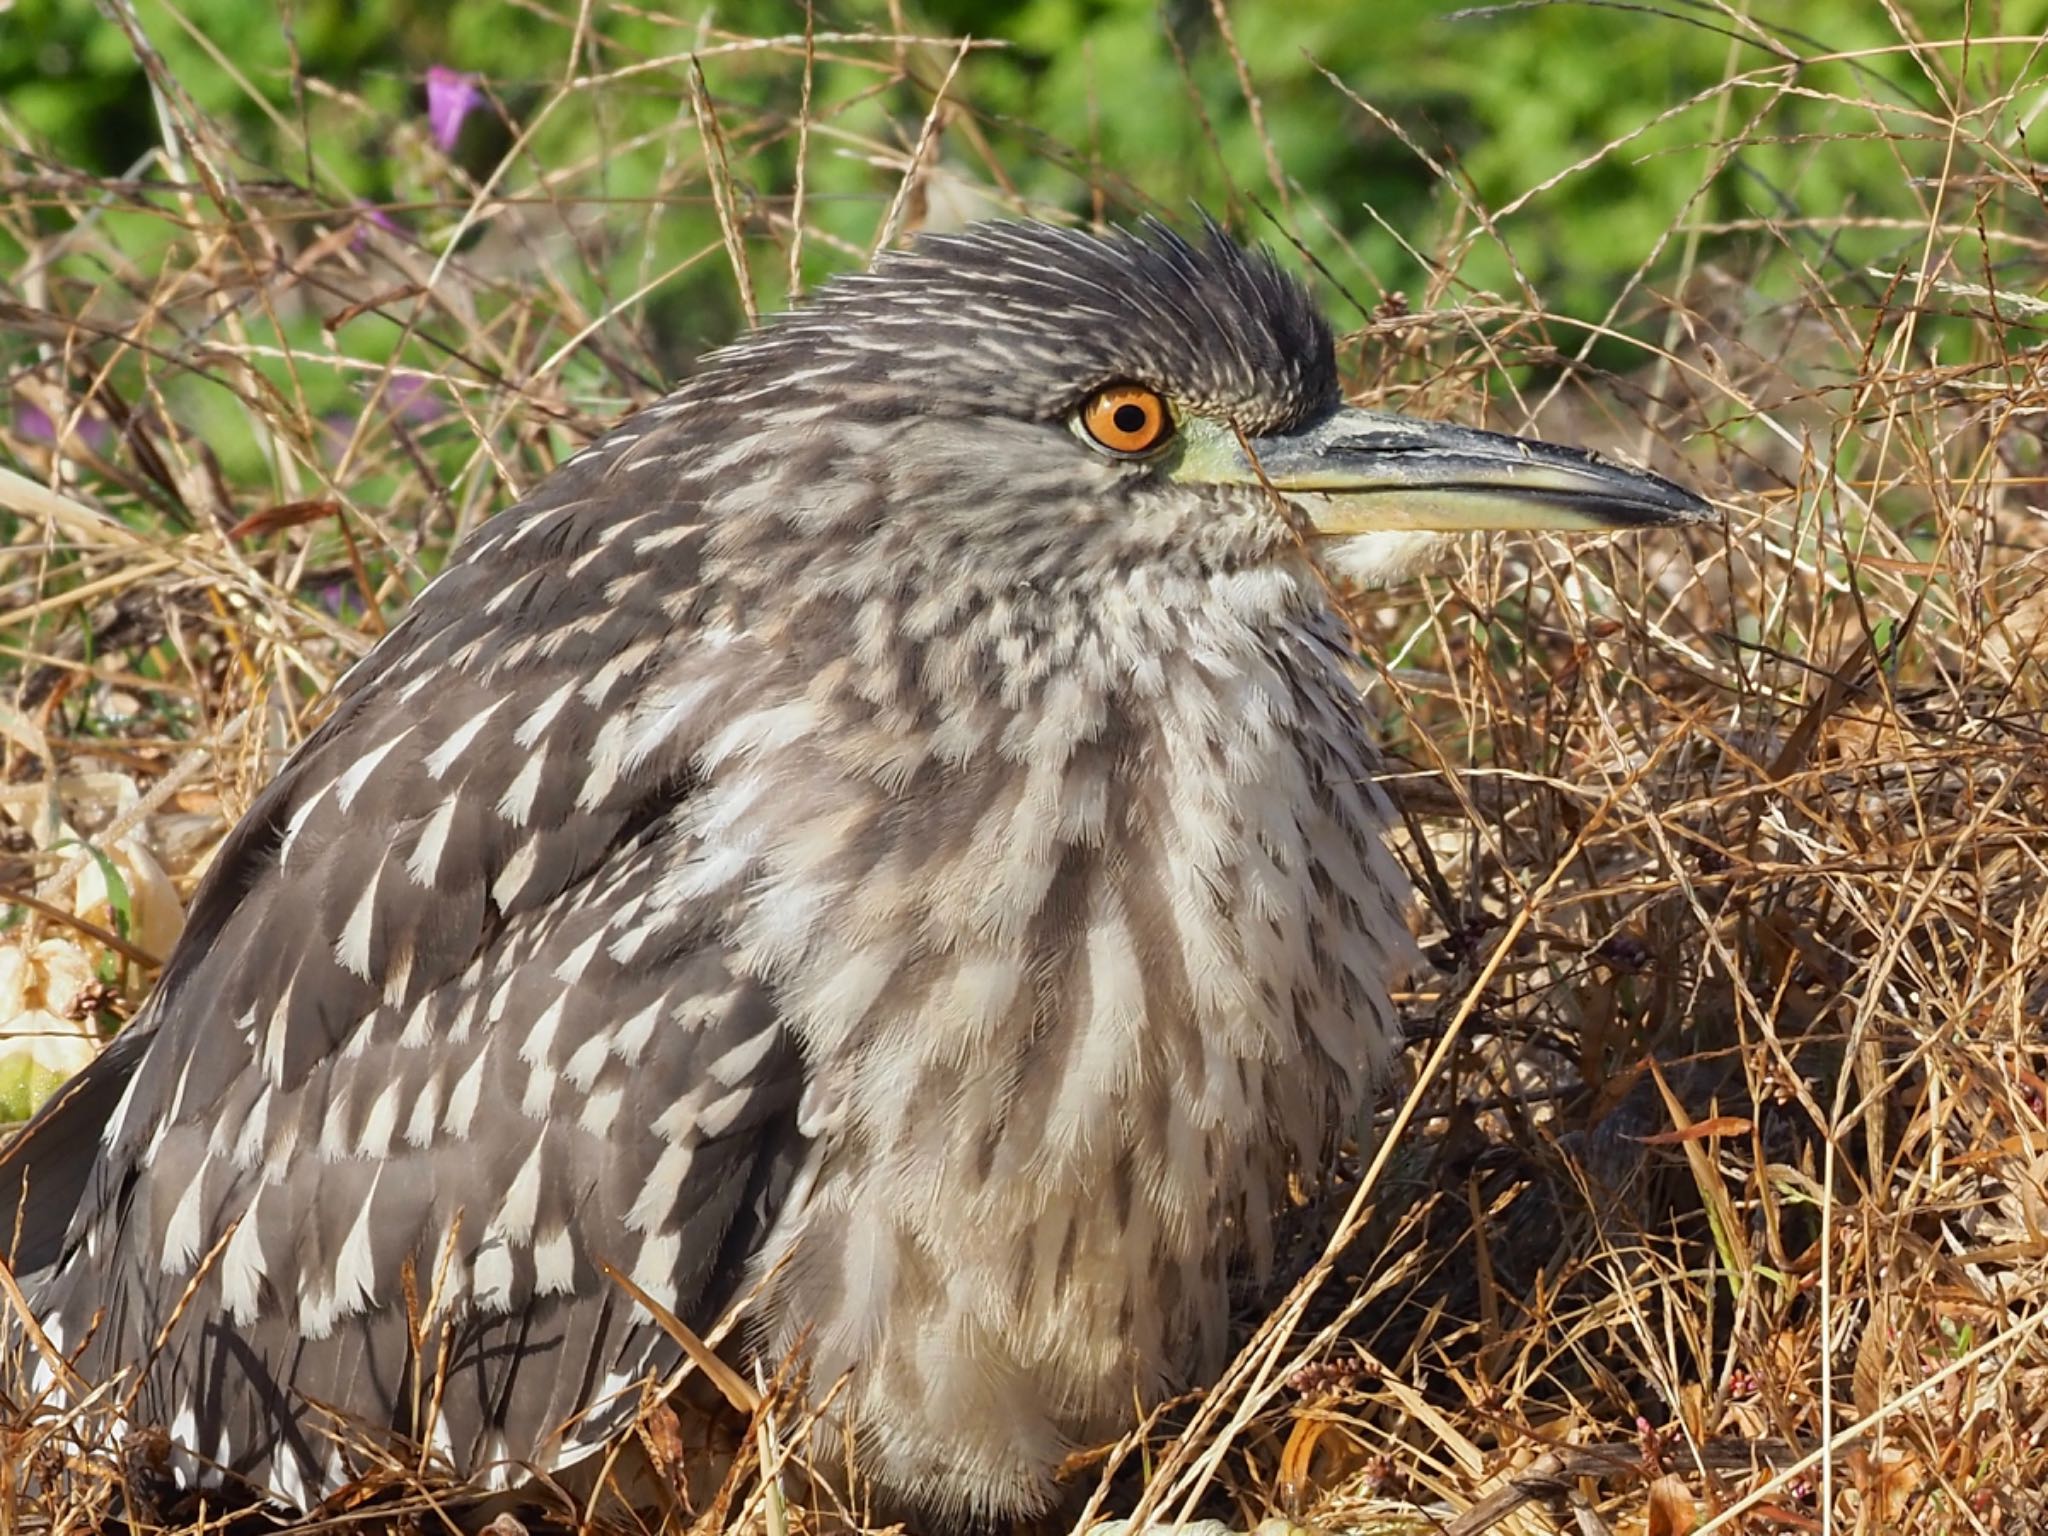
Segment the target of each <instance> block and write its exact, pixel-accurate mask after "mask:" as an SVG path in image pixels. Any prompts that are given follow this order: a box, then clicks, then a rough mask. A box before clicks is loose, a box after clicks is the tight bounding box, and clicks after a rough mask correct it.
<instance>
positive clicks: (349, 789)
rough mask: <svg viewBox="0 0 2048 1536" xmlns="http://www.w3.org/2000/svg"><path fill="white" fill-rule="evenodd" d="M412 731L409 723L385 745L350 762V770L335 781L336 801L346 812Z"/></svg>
mask: <svg viewBox="0 0 2048 1536" xmlns="http://www.w3.org/2000/svg"><path fill="white" fill-rule="evenodd" d="M412 732H413V728H412V727H411V726H409V725H408V726H407V727H406V728H405V729H404V730H402V731H400V732H399V733H398V734H397V735H396V736H394V737H392V738H391V739H390V740H389V741H387V742H385V743H384V745H383V746H381V747H378V748H376V749H375V750H374V751H371V752H368V753H365V754H364V755H363V756H362V757H359V758H357V759H356V760H355V761H354V762H353V763H351V764H349V768H348V771H347V772H346V773H344V774H343V775H342V776H341V777H340V778H338V779H336V780H335V781H334V803H335V804H336V805H337V806H339V807H340V808H341V810H342V812H343V813H344V814H346V813H347V812H348V810H349V808H350V807H351V806H353V805H354V804H355V803H356V796H357V795H359V794H361V793H362V789H363V786H364V785H365V784H367V783H369V782H370V775H371V774H373V773H375V772H376V771H377V768H378V766H379V765H380V764H381V763H382V762H383V761H384V759H385V758H387V757H389V756H390V755H391V750H392V748H394V747H396V746H397V745H398V744H399V743H400V742H401V741H404V740H405V738H406V737H408V736H410V735H411V734H412Z"/></svg>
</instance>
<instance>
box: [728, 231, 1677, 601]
mask: <svg viewBox="0 0 2048 1536" xmlns="http://www.w3.org/2000/svg"><path fill="white" fill-rule="evenodd" d="M688 393H689V394H690V395H691V396H693V397H694V401H695V404H696V406H697V409H698V410H699V411H700V412H702V411H710V412H713V413H716V412H729V413H731V416H732V421H731V424H730V427H729V429H728V431H727V432H725V433H721V434H718V435H717V440H718V441H721V442H722V443H724V444H725V446H724V447H723V448H722V449H721V450H720V452H719V454H718V457H719V459H720V464H721V469H722V470H725V471H731V472H733V473H727V474H722V475H721V478H720V483H721V485H722V486H725V487H734V486H737V487H739V488H738V489H736V490H732V491H731V492H730V493H729V494H726V493H722V497H721V499H722V500H724V501H726V503H727V510H728V511H729V512H736V513H737V514H738V515H737V516H736V517H734V518H732V519H731V520H727V521H725V522H724V523H723V527H724V529H725V533H724V541H725V543H726V544H727V546H728V547H729V548H730V550H731V552H732V553H733V554H735V555H736V556H740V557H741V558H743V559H744V558H749V557H755V556H760V555H762V554H763V553H764V552H768V551H778V552H788V551H792V549H800V550H801V560H802V571H801V574H800V575H798V574H796V573H793V572H792V573H784V574H778V576H777V577H776V580H777V581H778V582H781V581H783V580H786V579H793V580H797V581H798V582H799V584H800V585H801V586H803V587H806V588H810V589H816V588H818V587H820V586H825V587H831V588H833V589H834V590H836V591H837V592H838V593H839V594H840V595H843V596H849V597H853V596H860V597H865V596H872V595H874V594H875V593H876V592H877V591H878V590H881V589H887V588H891V587H893V588H895V589H897V590H898V591H899V592H900V593H902V594H904V595H909V594H910V593H911V592H912V591H914V590H915V589H917V588H919V587H938V586H943V587H944V589H945V590H946V591H947V592H948V593H950V594H951V595H952V597H953V598H954V599H956V600H966V598H967V596H968V595H969V594H973V593H980V594H982V595H984V596H987V595H993V594H995V593H998V592H1023V591H1031V592H1036V593H1040V594H1045V595H1048V596H1051V595H1055V594H1065V595H1067V596H1068V597H1070V598H1073V599H1075V600H1077V601H1081V602H1086V601H1089V600H1091V598H1092V597H1094V596H1096V595H1098V594H1100V593H1101V592H1102V591H1103V590H1104V589H1105V588H1106V587H1108V586H1110V585H1112V584H1114V585H1118V586H1123V587H1128V586H1130V585H1131V584H1133V583H1138V584H1140V585H1141V587H1142V586H1143V585H1144V584H1146V583H1147V582H1148V578H1157V577H1158V576H1160V575H1162V574H1165V573H1172V574H1175V575H1181V576H1193V577H1205V576H1206V577H1214V576H1216V575H1217V574H1219V573H1220V574H1229V573H1235V572H1240V571H1247V570H1254V569H1260V568H1267V567H1274V566H1280V565H1288V566H1292V567H1295V568H1297V569H1298V568H1300V567H1301V566H1302V565H1303V564H1304V562H1303V561H1302V560H1301V559H1300V556H1301V552H1302V545H1303V542H1304V540H1305V541H1306V543H1307V544H1308V545H1309V546H1311V547H1312V548H1313V550H1314V551H1315V553H1316V554H1317V555H1319V556H1320V557H1321V559H1322V563H1323V564H1324V566H1325V568H1326V569H1329V570H1333V571H1335V572H1336V573H1337V574H1339V575H1340V576H1343V577H1346V578H1349V579H1352V580H1357V581H1371V580H1373V579H1376V578H1378V577H1380V576H1384V575H1386V574H1390V573H1392V572H1393V571H1395V570H1396V569H1397V568H1398V567H1400V566H1401V565H1404V564H1407V563H1409V557H1410V556H1411V555H1412V553H1413V551H1414V550H1415V548H1416V546H1417V544H1418V543H1427V542H1431V541H1430V539H1429V537H1428V536H1430V535H1439V534H1452V533H1459V532H1465V531H1469V530H1475V529H1523V530H1529V529H1560V530H1571V529H1591V530H1609V529H1621V528H1635V527H1647V526H1655V525H1663V524H1672V523H1684V522H1691V521H1695V520H1697V519H1699V518H1702V517H1704V516H1706V515H1707V512H1708V508H1707V507H1706V505H1705V503H1703V502H1702V501H1700V500H1699V499H1698V498H1697V497H1695V496H1693V495H1692V494H1691V493H1689V492H1687V491H1685V490H1683V489H1681V488H1680V487H1678V486H1676V485H1673V484H1672V483H1671V482H1670V481H1668V480H1665V479H1662V478H1661V477H1659V476H1656V475H1653V474H1649V473H1646V472H1644V471H1641V470H1637V469H1632V468H1629V467H1627V466H1624V465H1621V464H1618V463H1615V462H1612V461H1610V460H1606V459H1602V458H1599V457H1596V456H1594V455H1593V454H1590V453H1587V452H1584V451H1582V450H1579V449H1573V448H1564V447H1558V446H1555V445H1551V444H1545V443H1539V442H1533V441H1528V440H1524V439H1520V438H1514V437H1508V436H1503V435H1499V434H1496V433H1490V432H1481V431H1475V430H1473V429H1470V428H1466V427H1459V426H1453V425H1449V424H1445V423H1440V422H1431V421H1422V420H1416V419H1412V418H1406V417H1401V416H1394V415H1387V414H1382V413H1378V412H1372V411H1365V410H1360V409H1357V408H1355V407H1351V406H1347V405H1346V404H1345V403H1344V401H1343V399H1342V397H1341V394H1340V390H1339V384H1338V376H1337V369H1336V363H1335V358H1334V348H1333V345H1332V339H1331V333H1330V328H1329V326H1328V324H1327V323H1326V322H1325V321H1324V319H1323V317H1322V316H1321V314H1320V313H1319V312H1318V311H1317V309H1316V307H1315V304H1314V302H1313V300H1312V299H1311V298H1310V297H1309V295H1308V293H1307V292H1306V291H1305V290H1304V289H1303V287H1302V286H1301V285H1300V284H1299V283H1297V282H1296V281H1294V280H1293V279H1292V278H1290V277H1288V276H1286V275H1285V274H1284V273H1282V272H1281V271H1280V270H1279V268H1278V267H1276V266H1275V265H1274V264H1273V263H1272V262H1271V261H1270V260H1268V259H1267V258H1266V257H1264V256H1263V255H1260V254H1255V253H1252V252H1248V251H1246V250H1244V249H1242V248H1240V247H1239V246H1237V245H1236V244H1234V243H1233V242H1232V241H1231V240H1230V239H1229V238H1228V237H1226V236H1225V235H1223V234H1222V233H1221V232H1220V231H1219V230H1217V229H1215V228H1214V227H1213V226H1212V227H1210V228H1209V229H1208V231H1207V233H1206V237H1205V238H1203V239H1202V240H1200V241H1199V242H1196V241H1190V240H1188V239H1185V238H1183V237H1182V236H1180V235H1178V234H1176V233H1174V232H1173V231H1171V230H1169V229H1167V228H1166V227H1164V226H1162V225H1158V224H1149V225H1147V226H1146V227H1145V228H1144V229H1142V230H1141V231H1139V232H1135V233H1119V234H1112V235H1109V236H1107V237H1103V236H1095V235H1090V234H1085V233H1082V232H1079V231H1075V230H1069V229H1060V228H1055V227H1052V226H1048V225H1042V224H1024V223H1000V224H988V225H982V226H978V227H976V228H973V229H971V230H969V231H967V232H965V233H962V234H957V235H942V236H931V237H926V238H925V239H923V240H921V241H919V242H918V243H917V244H916V245H915V246H914V247H912V248H911V249H909V250H907V251H902V252H897V253H894V254H890V255H886V256H884V257H883V258H882V259H881V260H880V261H879V262H878V263H877V264H876V266H875V268H874V269H873V270H872V271H870V272H866V273H862V274H859V275H856V276H850V277H846V278H842V279H840V280H838V281H837V282H835V283H834V284H832V285H830V286H829V287H828V288H826V289H825V290H823V291H822V292H821V293H820V294H819V295H818V297H817V298H816V299H815V300H814V301H813V302H812V303H811V304H809V305H807V306H806V307H804V308H801V309H799V310H796V311H794V312H793V313H791V314H790V315H787V316H785V317H783V318H782V319H780V320H778V321H776V322H774V323H773V324H772V325H770V326H769V327H767V328H766V329H764V330H763V331H761V332H759V333H757V334H756V335H755V336H754V337H753V338H750V339H749V340H747V341H745V342H743V343H741V344H740V345H739V346H737V347H735V348H732V349H729V350H728V351H727V352H726V353H724V354H722V355H721V356H720V358H719V359H718V360H717V362H716V363H715V364H714V366H713V367H712V368H711V369H710V370H709V372H708V373H707V375H706V376H705V377H703V378H701V379H700V380H699V381H698V383H697V385H696V386H695V387H694V388H693V389H691V390H690V391H689V392H688ZM749 459H752V460H754V461H755V463H754V465H753V466H752V468H753V471H754V472H752V473H747V472H744V471H745V470H746V469H748V468H749V466H748V464H747V462H746V461H748V460H749ZM1283 497H1284V498H1285V500H1286V502H1287V503H1289V504H1291V505H1290V508H1282V507H1281V506H1280V505H1279V504H1278V499H1279V498H1283ZM749 514H758V515H749ZM792 533H794V534H796V535H797V536H798V537H797V538H796V539H794V540H792V539H791V538H790V535H791V534H792ZM1418 536H1422V537H1421V538H1420V539H1418ZM774 563H775V562H774V561H772V560H770V561H769V562H768V564H769V565H773V564H774ZM1154 590H1157V589H1156V587H1155V588H1154Z"/></svg>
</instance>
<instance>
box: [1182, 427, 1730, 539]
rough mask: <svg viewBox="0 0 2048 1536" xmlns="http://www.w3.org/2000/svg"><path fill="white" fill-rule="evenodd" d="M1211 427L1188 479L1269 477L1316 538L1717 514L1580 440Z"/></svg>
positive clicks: (1186, 471)
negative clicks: (1574, 444) (1251, 432)
mask: <svg viewBox="0 0 2048 1536" xmlns="http://www.w3.org/2000/svg"><path fill="white" fill-rule="evenodd" d="M1190 425H1193V424H1192V423H1190ZM1205 425H1210V427H1211V430H1210V432H1209V433H1207V434H1197V437H1198V439H1200V438H1202V437H1204V436H1205V437H1206V441H1203V440H1198V441H1195V442H1191V443H1190V444H1189V447H1190V450H1191V451H1190V453H1189V454H1188V457H1187V458H1186V460H1184V463H1183V469H1182V475H1183V477H1185V478H1191V479H1209V480H1215V481H1225V482H1234V483H1260V484H1266V485H1270V486H1272V487H1273V488H1274V489H1275V490H1277V491H1280V492H1281V493H1282V494H1284V495H1285V496H1286V497H1287V499H1288V500H1289V501H1291V502H1293V503H1295V504H1296V505H1297V506H1298V507H1300V508H1301V510H1302V512H1303V513H1304V515H1305V516H1306V519H1307V523H1308V528H1309V531H1310V532H1311V534H1313V535H1314V536H1315V537H1317V538H1319V539H1322V538H1329V539H1346V538H1351V537H1353V536H1355V535H1360V534H1379V533H1464V532H1468V531H1472V530H1476V529H1550V530H1558V531H1574V530H1576V531H1589V530H1601V529H1615V528H1655V527H1665V526H1669V525H1671V524H1675V523H1695V522H1699V521H1701V520H1702V519H1705V518H1708V517H1711V516H1712V515H1713V509H1712V508H1711V507H1709V506H1708V505H1707V503H1706V502H1704V501H1702V500H1701V499H1700V498H1699V497H1697V496H1695V495H1693V493H1692V492H1690V491H1688V490H1685V489H1684V488H1682V487H1680V486H1677V485H1674V484H1672V483H1671V482H1670V481H1669V480H1666V479H1665V478H1664V477H1663V476H1661V475H1653V474H1650V473H1649V472H1648V471H1646V470H1640V469H1630V468H1629V467H1627V466H1626V465H1622V464H1616V463H1613V462H1611V461H1609V460H1607V459H1602V458H1598V457H1596V456H1595V455H1593V454H1591V453H1588V452H1586V451H1585V450H1584V449H1581V448H1564V447H1560V446H1558V445H1557V444H1555V443H1542V442H1535V441H1533V440H1531V439H1529V438H1522V437H1508V436H1506V435H1505V434H1502V433H1499V432H1481V431H1477V430H1475V429H1473V428H1471V427H1459V426H1452V425H1450V424H1449V423H1446V422H1439V421H1418V420H1416V419H1414V418H1412V417H1407V416H1389V415H1385V414H1383V413H1381V412H1378V411H1363V410H1357V409H1353V408H1350V407H1345V408H1340V409H1338V410H1335V411H1331V412H1330V413H1329V414H1327V415H1325V416H1322V417H1320V418H1318V419H1317V420H1315V421H1313V422H1310V423H1308V424H1307V425H1306V426H1302V427H1298V428H1296V429H1294V430H1293V431H1291V432H1281V433H1275V434H1273V435H1271V436H1268V437H1257V438H1252V439H1250V440H1249V441H1248V442H1240V441H1239V440H1238V439H1237V438H1236V437H1235V436H1234V435H1233V434H1231V433H1230V432H1229V431H1228V429H1227V428H1223V427H1221V426H1220V425H1211V424H1207V423H1205ZM1247 447H1248V448H1249V449H1250V455H1249V457H1247V455H1246V448H1247Z"/></svg>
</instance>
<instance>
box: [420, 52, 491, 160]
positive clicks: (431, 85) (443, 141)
mask: <svg viewBox="0 0 2048 1536" xmlns="http://www.w3.org/2000/svg"><path fill="white" fill-rule="evenodd" d="M483 99H484V93H483V92H482V91H480V90H478V89H477V83H476V76H475V75H471V74H465V73H463V72H462V71H461V70H459V69H450V68H449V67H448V66H447V65H445V64H435V65H433V66H431V67H430V68H429V69H428V70H427V126H428V128H429V129H431V130H432V132H433V135H434V142H435V143H436V144H438V145H440V146H441V148H442V149H443V150H444V151H451V150H453V149H454V148H455V141H456V139H457V138H458V137H460V136H461V133H462V120H463V119H464V118H465V117H467V116H469V114H470V112H471V111H472V110H474V109H475V108H476V107H478V106H480V105H481V104H482V103H483Z"/></svg>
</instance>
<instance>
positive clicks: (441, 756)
mask: <svg viewBox="0 0 2048 1536" xmlns="http://www.w3.org/2000/svg"><path fill="white" fill-rule="evenodd" d="M506 697H507V696H506V695H503V694H501V695H499V696H498V697H497V698H495V699H493V700H491V702H490V703H488V704H486V705H485V706H484V707H483V708H482V709H480V710H478V711H477V712H476V713H475V714H473V715H471V716H470V717H469V718H468V719H467V720H465V721H463V722H462V724H461V725H459V726H457V727H456V728H455V729H454V730H453V731H451V732H449V733H448V739H447V740H445V741H443V742H442V743H441V745H440V746H438V747H436V748H434V750H433V751H432V752H430V753H428V754H427V760H426V766H427V777H428V778H430V779H434V780H437V781H438V780H439V779H440V778H441V777H442V776H443V775H445V774H446V773H447V772H448V770H449V769H450V768H452V767H454V766H455V762H456V759H457V758H459V757H461V756H462V754H463V753H465V752H467V751H468V750H469V747H470V743H471V742H473V741H475V740H476V738H477V736H478V734H479V733H480V732H482V730H483V728H484V727H485V726H486V725H487V724H489V723H490V718H491V716H492V715H494V714H496V713H497V712H498V708H499V706H500V705H502V704H503V703H504V702H505V699H506Z"/></svg>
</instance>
